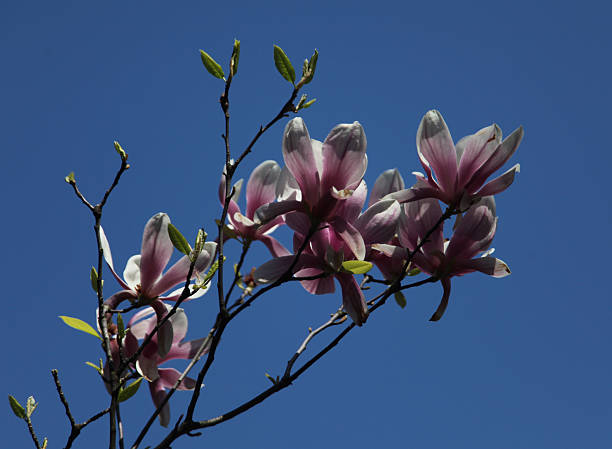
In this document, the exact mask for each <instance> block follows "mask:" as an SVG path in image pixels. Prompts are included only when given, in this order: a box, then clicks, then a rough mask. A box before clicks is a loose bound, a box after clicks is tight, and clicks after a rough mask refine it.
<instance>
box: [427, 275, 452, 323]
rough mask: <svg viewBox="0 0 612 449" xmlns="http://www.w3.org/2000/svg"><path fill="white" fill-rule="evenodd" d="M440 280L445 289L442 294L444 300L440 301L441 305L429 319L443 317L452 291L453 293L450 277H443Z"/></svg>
mask: <svg viewBox="0 0 612 449" xmlns="http://www.w3.org/2000/svg"><path fill="white" fill-rule="evenodd" d="M440 282H441V283H442V288H443V289H444V293H443V294H442V300H441V301H440V305H439V306H438V308H437V309H436V311H435V312H434V314H433V315H432V316H431V318H430V319H429V321H438V320H439V319H440V318H442V315H444V311H445V310H446V307H447V306H448V299H449V298H450V293H451V282H450V278H447V277H446V278H442V279H440Z"/></svg>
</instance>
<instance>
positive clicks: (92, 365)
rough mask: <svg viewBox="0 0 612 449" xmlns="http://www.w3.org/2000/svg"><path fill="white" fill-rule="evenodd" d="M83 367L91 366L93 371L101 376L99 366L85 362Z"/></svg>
mask: <svg viewBox="0 0 612 449" xmlns="http://www.w3.org/2000/svg"><path fill="white" fill-rule="evenodd" d="M85 365H87V366H91V367H92V368H93V369H95V370H96V371H97V372H98V373H99V374H100V376H101V375H102V373H103V371H102V369H100V367H99V366H97V365H95V364H93V363H91V362H85Z"/></svg>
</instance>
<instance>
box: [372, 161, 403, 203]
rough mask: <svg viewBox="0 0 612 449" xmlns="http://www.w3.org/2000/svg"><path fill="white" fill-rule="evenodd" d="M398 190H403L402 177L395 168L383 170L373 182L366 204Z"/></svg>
mask: <svg viewBox="0 0 612 449" xmlns="http://www.w3.org/2000/svg"><path fill="white" fill-rule="evenodd" d="M398 190H404V179H403V178H402V175H400V172H399V171H398V170H397V168H392V169H390V170H387V171H384V172H383V173H382V174H381V175H380V176H379V177H378V178H377V179H376V182H375V183H374V188H373V189H372V193H371V194H370V202H369V203H368V206H371V205H372V204H374V203H376V202H377V201H379V200H381V199H382V197H384V196H385V195H388V194H390V193H393V192H397V191H398Z"/></svg>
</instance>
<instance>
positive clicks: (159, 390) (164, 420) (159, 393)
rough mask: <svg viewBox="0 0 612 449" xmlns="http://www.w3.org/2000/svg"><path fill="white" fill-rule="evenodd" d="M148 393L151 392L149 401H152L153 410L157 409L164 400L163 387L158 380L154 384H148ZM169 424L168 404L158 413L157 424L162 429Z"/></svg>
mask: <svg viewBox="0 0 612 449" xmlns="http://www.w3.org/2000/svg"><path fill="white" fill-rule="evenodd" d="M149 391H150V392H151V399H153V404H155V408H159V406H160V405H161V403H162V402H163V401H164V399H165V398H166V392H165V391H164V387H163V385H162V382H161V381H160V380H159V379H158V380H156V381H155V382H150V383H149ZM169 423H170V405H169V404H168V402H166V404H165V405H164V406H163V407H162V409H161V410H160V413H159V424H161V425H162V426H164V427H168V424H169Z"/></svg>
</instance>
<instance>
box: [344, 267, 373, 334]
mask: <svg viewBox="0 0 612 449" xmlns="http://www.w3.org/2000/svg"><path fill="white" fill-rule="evenodd" d="M336 279H338V282H340V287H341V288H342V306H343V307H344V311H345V312H346V313H347V314H348V316H350V317H351V319H352V320H353V321H354V322H355V324H356V325H357V326H361V325H362V324H363V323H365V322H366V320H367V319H368V306H367V305H366V302H365V298H364V296H363V292H362V291H361V289H360V288H359V284H357V281H356V280H355V278H354V277H353V275H352V274H346V273H340V274H337V275H336Z"/></svg>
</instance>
